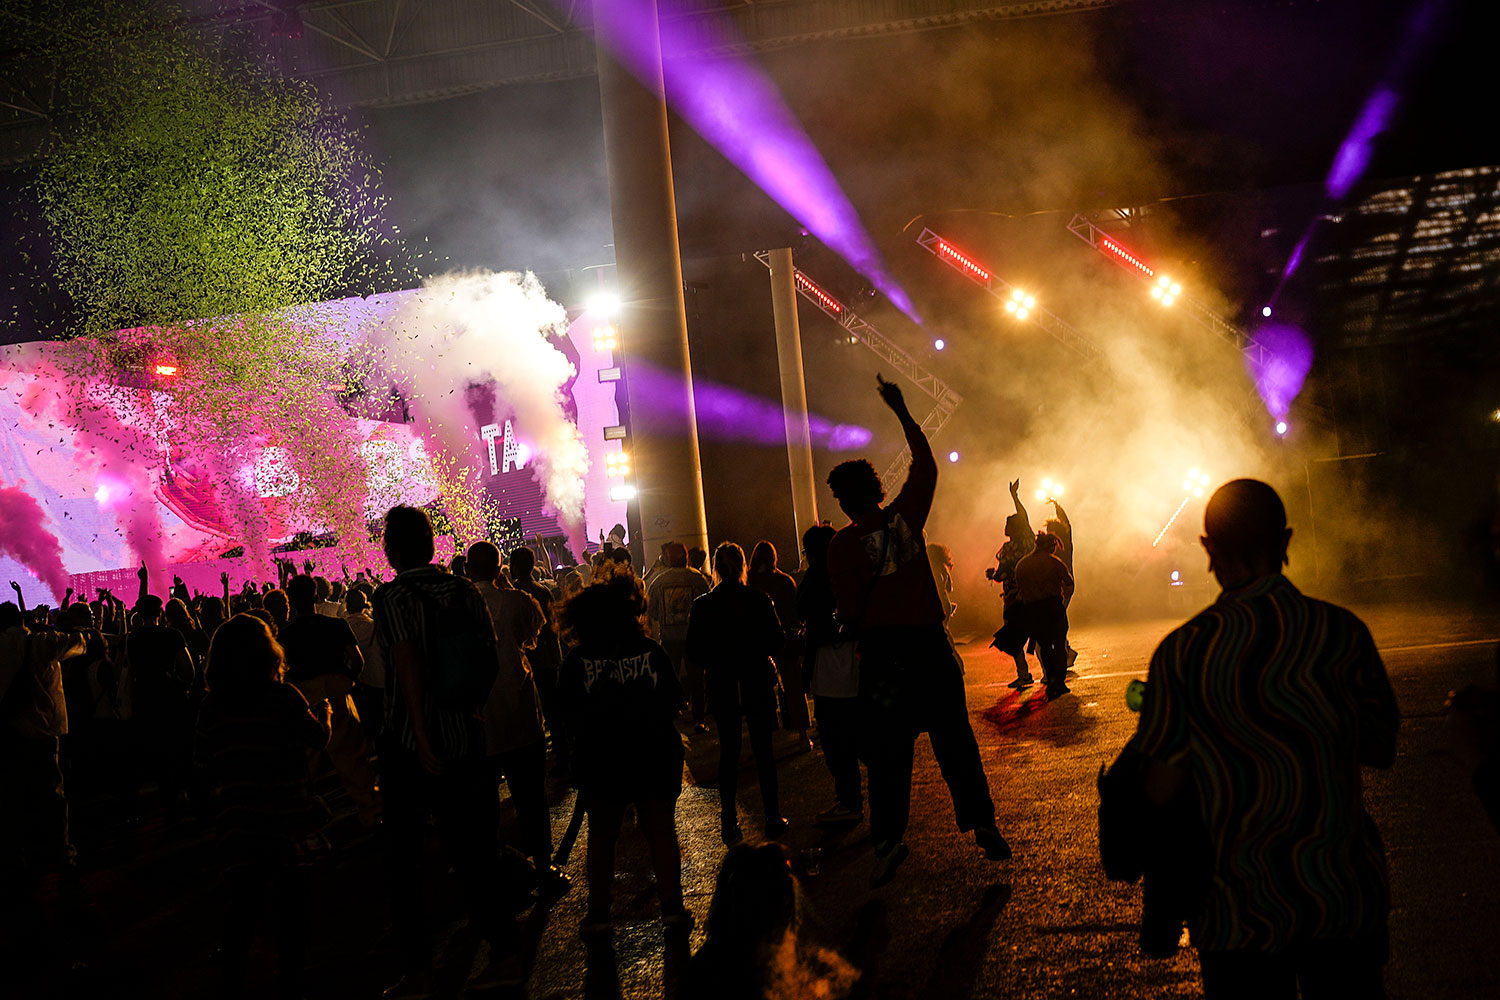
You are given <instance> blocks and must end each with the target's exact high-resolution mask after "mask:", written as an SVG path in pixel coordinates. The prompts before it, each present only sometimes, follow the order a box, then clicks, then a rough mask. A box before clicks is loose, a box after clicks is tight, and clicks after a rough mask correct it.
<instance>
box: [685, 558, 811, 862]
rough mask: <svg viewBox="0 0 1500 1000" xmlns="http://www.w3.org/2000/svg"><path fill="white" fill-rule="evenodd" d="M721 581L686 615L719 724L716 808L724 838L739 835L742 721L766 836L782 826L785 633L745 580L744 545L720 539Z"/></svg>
mask: <svg viewBox="0 0 1500 1000" xmlns="http://www.w3.org/2000/svg"><path fill="white" fill-rule="evenodd" d="M714 573H715V575H717V576H718V578H719V583H718V585H717V586H716V587H714V589H713V590H711V591H709V592H708V593H707V594H704V595H703V596H702V597H700V598H698V599H697V600H696V601H694V602H693V612H692V615H691V616H690V617H689V619H688V633H687V655H688V659H690V660H692V661H693V662H694V663H697V664H701V665H702V667H703V680H704V687H705V688H706V689H707V697H708V711H709V714H710V715H712V716H713V717H714V720H715V722H716V723H717V724H718V729H719V810H720V815H719V819H720V832H721V833H722V834H723V837H724V843H726V844H733V843H736V842H737V841H738V840H740V838H741V833H740V821H739V810H738V808H737V807H736V804H735V796H736V794H737V793H738V790H739V780H740V746H741V743H740V727H741V726H742V725H745V726H747V727H748V728H749V731H750V748H751V750H752V751H753V752H754V754H755V767H756V771H757V773H758V774H759V776H760V800H761V804H762V805H763V806H764V807H765V831H766V837H767V838H771V837H777V836H780V835H781V834H782V833H783V832H784V831H785V830H786V828H787V825H788V824H787V821H786V820H785V819H784V818H783V817H782V815H781V803H780V795H779V790H778V787H777V780H776V757H775V754H774V753H773V751H772V747H771V729H772V727H773V726H774V725H775V722H776V668H775V665H774V664H773V663H772V661H771V657H772V656H773V655H774V654H776V653H778V652H780V651H781V646H782V642H783V635H782V631H781V622H780V621H779V620H778V619H777V617H776V609H775V608H774V607H773V606H772V604H771V599H770V598H769V597H767V596H766V595H765V594H762V593H760V592H759V591H756V590H751V589H750V588H749V587H747V586H746V585H745V550H744V549H742V548H740V547H739V546H738V545H736V544H734V543H733V542H724V543H723V544H721V545H720V546H719V547H718V548H717V549H715V550H714Z"/></svg>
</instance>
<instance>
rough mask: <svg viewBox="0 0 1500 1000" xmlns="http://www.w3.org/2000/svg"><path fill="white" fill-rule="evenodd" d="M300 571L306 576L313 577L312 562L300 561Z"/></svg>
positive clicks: (309, 560) (307, 560)
mask: <svg viewBox="0 0 1500 1000" xmlns="http://www.w3.org/2000/svg"><path fill="white" fill-rule="evenodd" d="M302 571H303V572H304V573H306V574H307V575H308V576H312V575H313V561H312V560H311V559H304V560H302Z"/></svg>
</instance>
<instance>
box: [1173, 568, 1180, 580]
mask: <svg viewBox="0 0 1500 1000" xmlns="http://www.w3.org/2000/svg"><path fill="white" fill-rule="evenodd" d="M1172 582H1173V583H1181V582H1182V573H1181V572H1180V571H1178V570H1175V569H1174V570H1173V571H1172Z"/></svg>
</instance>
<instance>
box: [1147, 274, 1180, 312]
mask: <svg viewBox="0 0 1500 1000" xmlns="http://www.w3.org/2000/svg"><path fill="white" fill-rule="evenodd" d="M1181 294H1182V286H1181V285H1179V284H1178V283H1177V282H1175V281H1173V280H1172V279H1171V278H1169V277H1167V276H1166V275H1165V274H1164V275H1162V276H1161V277H1160V278H1157V279H1156V284H1154V285H1152V286H1151V297H1152V298H1153V299H1155V300H1156V301H1157V302H1160V303H1161V305H1162V307H1163V308H1171V306H1172V303H1174V302H1176V301H1177V298H1178V296H1180V295H1181Z"/></svg>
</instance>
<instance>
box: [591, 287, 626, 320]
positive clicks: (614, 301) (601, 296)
mask: <svg viewBox="0 0 1500 1000" xmlns="http://www.w3.org/2000/svg"><path fill="white" fill-rule="evenodd" d="M621 305H622V303H621V302H620V297H619V296H618V295H616V294H615V293H614V292H595V293H594V294H593V295H590V296H589V297H588V299H587V300H586V301H585V302H584V308H585V309H587V310H588V311H589V312H591V313H593V314H594V315H595V316H602V317H603V318H605V319H614V318H615V317H616V316H618V315H620V307H621Z"/></svg>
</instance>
